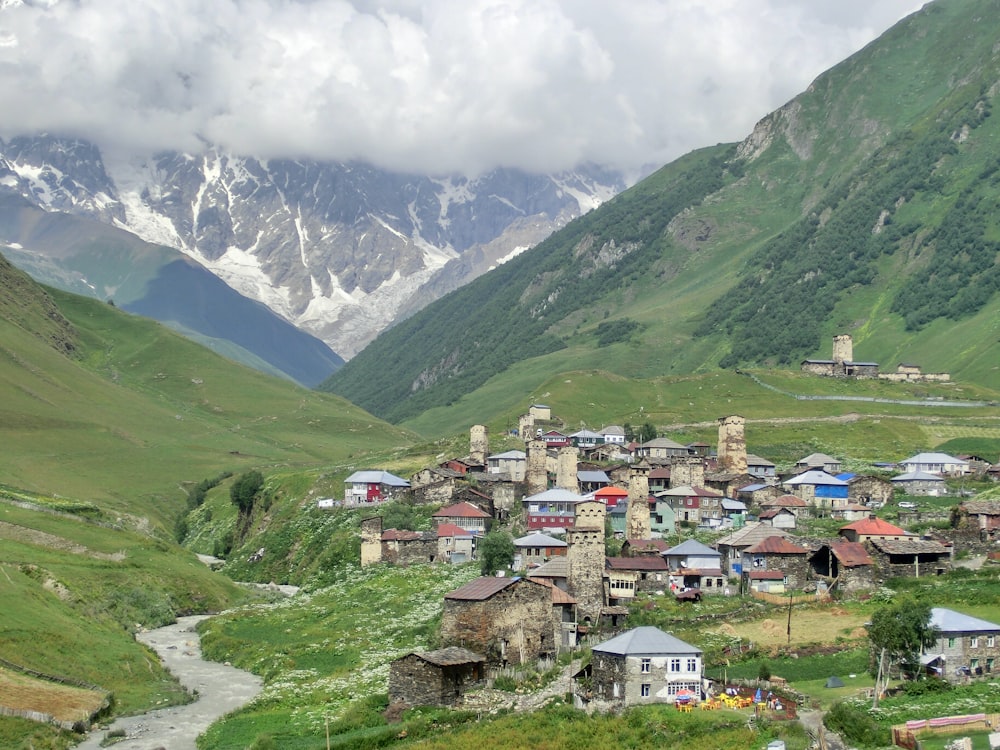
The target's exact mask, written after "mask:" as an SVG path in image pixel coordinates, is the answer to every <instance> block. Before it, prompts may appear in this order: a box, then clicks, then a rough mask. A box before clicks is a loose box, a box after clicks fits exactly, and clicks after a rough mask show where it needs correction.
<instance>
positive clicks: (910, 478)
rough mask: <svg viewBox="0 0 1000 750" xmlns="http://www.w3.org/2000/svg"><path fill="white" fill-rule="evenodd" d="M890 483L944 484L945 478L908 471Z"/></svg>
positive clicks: (924, 472)
mask: <svg viewBox="0 0 1000 750" xmlns="http://www.w3.org/2000/svg"><path fill="white" fill-rule="evenodd" d="M889 481H890V482H940V483H941V484H944V477H940V476H938V475H937V474H928V473H927V472H926V471H908V472H906V473H905V474H900V475H899V476H896V477H893V478H892V479H890V480H889Z"/></svg>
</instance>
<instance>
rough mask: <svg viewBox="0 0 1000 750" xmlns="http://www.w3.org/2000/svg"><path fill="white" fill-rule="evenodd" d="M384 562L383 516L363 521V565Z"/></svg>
mask: <svg viewBox="0 0 1000 750" xmlns="http://www.w3.org/2000/svg"><path fill="white" fill-rule="evenodd" d="M380 562H382V516H375V517H373V518H365V519H363V520H362V521H361V567H362V568H363V567H365V566H366V565H375V564H376V563H380Z"/></svg>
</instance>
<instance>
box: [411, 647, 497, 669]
mask: <svg viewBox="0 0 1000 750" xmlns="http://www.w3.org/2000/svg"><path fill="white" fill-rule="evenodd" d="M407 656H416V657H417V658H418V659H423V660H424V661H426V662H428V663H430V664H435V665H437V666H439V667H454V666H458V665H459V664H480V663H483V662H485V661H486V657H485V656H480V655H479V654H477V653H475V652H474V651H469V649H467V648H461V647H459V646H448V647H447V648H439V649H438V650H437V651H423V652H420V653H418V652H416V651H414V652H412V653H411V654H407ZM403 658H406V657H403Z"/></svg>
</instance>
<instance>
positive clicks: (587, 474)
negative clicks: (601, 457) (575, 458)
mask: <svg viewBox="0 0 1000 750" xmlns="http://www.w3.org/2000/svg"><path fill="white" fill-rule="evenodd" d="M576 478H577V480H578V481H580V482H605V483H607V482H610V481H611V479H610V478H609V477H608V475H607V474H606V473H605V472H603V471H578V472H576Z"/></svg>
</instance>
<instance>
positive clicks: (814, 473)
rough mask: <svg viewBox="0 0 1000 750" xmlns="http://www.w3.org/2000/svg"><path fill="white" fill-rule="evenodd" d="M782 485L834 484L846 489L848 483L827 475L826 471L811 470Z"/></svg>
mask: <svg viewBox="0 0 1000 750" xmlns="http://www.w3.org/2000/svg"><path fill="white" fill-rule="evenodd" d="M782 484H788V485H792V486H796V485H800V484H827V485H829V484H832V485H834V486H836V487H846V486H847V482H845V481H844V480H843V479H837V477H835V476H833V475H832V474H827V473H826V472H825V471H820V470H819V469H810V470H809V471H804V472H802V473H801V474H799V475H798V476H796V477H792V478H791V479H788V480H785V481H784V482H782Z"/></svg>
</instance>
